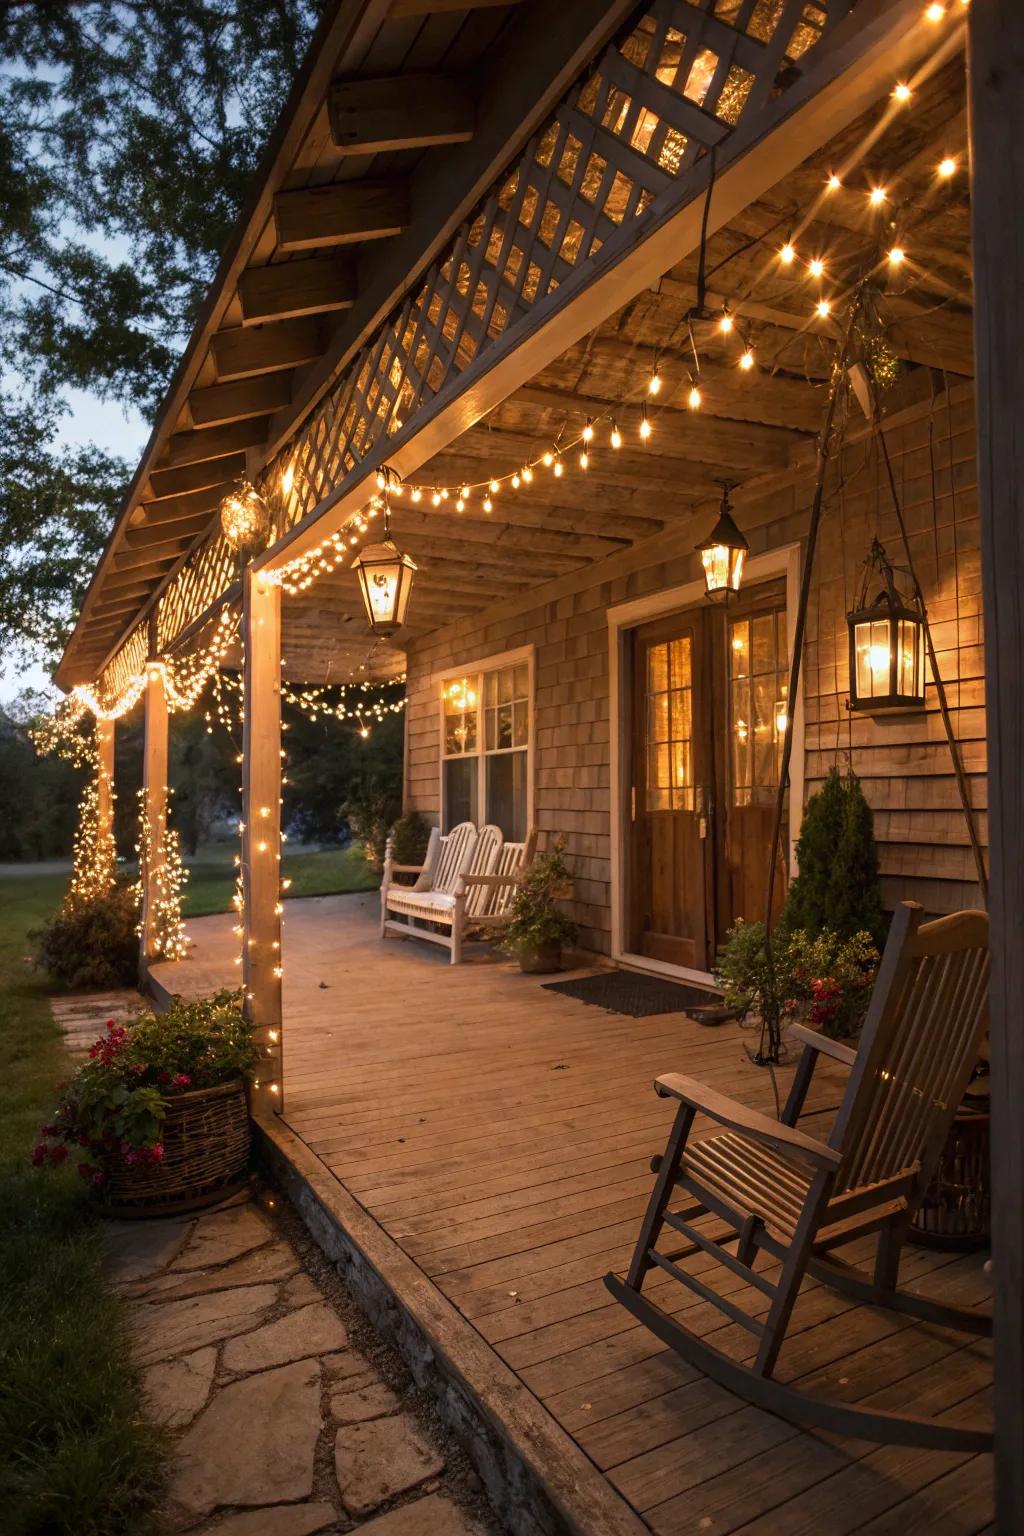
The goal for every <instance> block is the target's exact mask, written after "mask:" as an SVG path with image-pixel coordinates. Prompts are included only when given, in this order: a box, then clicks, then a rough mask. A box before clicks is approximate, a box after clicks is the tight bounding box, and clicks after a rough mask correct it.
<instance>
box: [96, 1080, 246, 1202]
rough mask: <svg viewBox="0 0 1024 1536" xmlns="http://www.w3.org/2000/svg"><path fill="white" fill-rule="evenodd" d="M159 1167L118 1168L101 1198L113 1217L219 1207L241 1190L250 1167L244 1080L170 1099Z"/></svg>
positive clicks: (109, 1176) (110, 1172)
mask: <svg viewBox="0 0 1024 1536" xmlns="http://www.w3.org/2000/svg"><path fill="white" fill-rule="evenodd" d="M161 1140H162V1142H163V1148H164V1155H163V1157H162V1158H161V1160H160V1161H159V1162H158V1163H146V1162H141V1161H140V1162H138V1163H135V1164H134V1165H133V1166H132V1167H125V1166H124V1165H123V1164H118V1165H116V1166H114V1167H111V1168H109V1169H108V1171H107V1177H106V1179H105V1181H104V1183H103V1185H102V1190H101V1192H100V1199H101V1205H102V1210H103V1212H104V1214H105V1215H108V1216H128V1217H144V1216H170V1215H174V1214H175V1213H176V1212H178V1211H197V1210H201V1209H202V1208H203V1207H204V1206H207V1205H216V1204H217V1202H218V1201H220V1200H224V1199H226V1198H227V1197H228V1196H229V1195H232V1194H234V1193H235V1192H236V1191H237V1190H239V1189H241V1188H242V1187H243V1186H244V1184H245V1180H246V1173H247V1170H248V1166H249V1105H248V1100H247V1098H246V1091H245V1082H244V1080H243V1079H242V1078H241V1077H235V1078H231V1079H230V1080H229V1081H228V1082H226V1083H219V1084H218V1085H217V1086H216V1087H215V1088H195V1089H192V1090H191V1091H190V1092H187V1093H176V1094H174V1095H173V1096H169V1097H168V1100H167V1115H166V1118H165V1120H164V1124H163V1131H162V1134H161Z"/></svg>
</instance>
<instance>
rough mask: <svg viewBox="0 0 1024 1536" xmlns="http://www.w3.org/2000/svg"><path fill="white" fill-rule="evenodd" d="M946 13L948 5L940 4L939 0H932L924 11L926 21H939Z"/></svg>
mask: <svg viewBox="0 0 1024 1536" xmlns="http://www.w3.org/2000/svg"><path fill="white" fill-rule="evenodd" d="M945 14H946V7H945V6H944V5H940V4H939V0H932V4H931V5H929V6H928V7H927V9H926V10H925V13H924V19H925V21H931V22H939V21H941V20H942V18H943V16H945Z"/></svg>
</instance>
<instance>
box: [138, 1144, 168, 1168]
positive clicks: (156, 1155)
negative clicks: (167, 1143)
mask: <svg viewBox="0 0 1024 1536" xmlns="http://www.w3.org/2000/svg"><path fill="white" fill-rule="evenodd" d="M143 1155H144V1157H145V1159H146V1162H147V1163H162V1162H163V1160H164V1146H163V1142H162V1141H158V1142H156V1144H155V1145H154V1146H152V1147H147V1148H146V1150H145V1152H144V1154H143Z"/></svg>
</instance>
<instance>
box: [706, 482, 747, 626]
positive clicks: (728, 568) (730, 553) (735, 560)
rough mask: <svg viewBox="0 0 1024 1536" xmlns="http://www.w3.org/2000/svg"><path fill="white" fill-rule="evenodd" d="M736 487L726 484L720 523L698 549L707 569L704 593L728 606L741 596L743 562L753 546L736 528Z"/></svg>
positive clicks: (719, 515)
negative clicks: (732, 504) (736, 594)
mask: <svg viewBox="0 0 1024 1536" xmlns="http://www.w3.org/2000/svg"><path fill="white" fill-rule="evenodd" d="M731 489H732V484H731V483H730V482H729V481H726V482H725V483H724V484H723V487H722V505H721V508H720V510H719V514H718V522H717V523H716V524H715V526H714V527H713V528H712V530H711V532H710V534H709V535H708V537H707V538H706V539H705V540H704V541H703V542H702V543H700V544H698V545H697V551H698V553H699V555H700V559H701V564H702V565H703V567H704V591H705V594H706V596H708V597H710V598H713V599H718V598H721V599H722V600H723V601H724V602H728V600H729V597H730V596H731V594H732V593H734V592H738V591H739V589H740V583H741V581H742V580H743V562H744V561H745V560H746V558H747V552H748V550H749V549H750V545H749V544H748V543H747V541H746V539H745V538H744V537H743V535H742V533H741V532H740V530H739V529H738V528H737V526H736V522H735V520H734V518H733V515H732V508H731V507H730V505H729V492H730V491H731Z"/></svg>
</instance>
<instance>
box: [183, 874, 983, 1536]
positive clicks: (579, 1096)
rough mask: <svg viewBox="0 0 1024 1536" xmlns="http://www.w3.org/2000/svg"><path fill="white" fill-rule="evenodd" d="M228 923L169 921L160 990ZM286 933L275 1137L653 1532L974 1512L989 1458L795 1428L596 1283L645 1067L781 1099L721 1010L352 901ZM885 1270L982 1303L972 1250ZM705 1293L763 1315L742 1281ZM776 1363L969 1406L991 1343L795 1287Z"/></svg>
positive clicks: (319, 909) (624, 1213) (223, 979)
mask: <svg viewBox="0 0 1024 1536" xmlns="http://www.w3.org/2000/svg"><path fill="white" fill-rule="evenodd" d="M232 923H233V918H232V917H231V916H225V917H223V918H204V919H200V920H199V921H197V922H193V923H192V924H190V925H189V928H190V933H191V935H192V937H193V939H194V941H195V942H194V947H193V950H192V953H191V955H190V958H189V959H188V960H187V961H185V962H183V963H181V964H179V965H177V966H162V967H158V968H157V979H158V980H159V981H160V982H161V984H162V985H163V986H165V987H166V988H168V989H169V990H171V991H182V992H185V993H188V994H191V995H195V994H197V993H199V992H202V991H207V990H212V989H213V988H215V987H218V986H222V985H225V984H231V982H232V980H233V978H234V977H236V976H237V969H236V968H235V966H234V956H235V953H236V951H237V940H236V939H234V937H233V936H232V933H231V926H232ZM283 949H284V966H285V976H284V1007H285V1026H284V1084H285V1100H284V1116H285V1119H286V1121H287V1123H288V1125H289V1126H290V1127H291V1128H292V1130H294V1131H295V1132H296V1133H297V1134H298V1136H299V1137H301V1139H302V1140H303V1141H305V1142H306V1144H307V1146H309V1148H310V1149H311V1150H312V1151H313V1152H314V1153H315V1154H316V1155H317V1156H318V1157H319V1158H320V1160H321V1162H322V1163H323V1164H324V1165H325V1166H326V1167H327V1168H329V1169H330V1170H331V1172H332V1173H333V1174H334V1175H335V1177H336V1178H337V1179H339V1180H340V1181H341V1182H342V1183H343V1184H344V1186H345V1187H346V1189H347V1190H348V1191H349V1193H350V1194H351V1195H353V1196H354V1197H355V1199H356V1200H358V1202H359V1203H360V1204H361V1205H362V1206H363V1207H364V1208H365V1209H366V1211H367V1212H368V1213H369V1214H370V1215H371V1216H372V1217H373V1218H374V1219H375V1220H376V1221H377V1223H378V1224H379V1225H380V1226H381V1227H382V1228H383V1229H384V1231H385V1232H387V1234H388V1235H389V1236H390V1237H391V1238H392V1239H393V1240H394V1242H396V1243H397V1244H398V1245H399V1246H400V1247H401V1248H402V1249H403V1251H404V1252H405V1253H406V1254H407V1256H408V1257H409V1258H410V1259H411V1260H413V1261H414V1262H415V1263H416V1264H417V1265H418V1266H419V1267H420V1269H421V1270H422V1271H423V1273H424V1274H425V1275H427V1276H428V1277H430V1279H431V1280H432V1282H433V1284H434V1285H435V1286H436V1287H437V1288H438V1290H439V1291H440V1292H441V1293H442V1294H443V1295H444V1296H446V1297H447V1298H448V1299H449V1300H450V1301H451V1302H452V1303H453V1304H454V1305H455V1306H456V1307H457V1308H458V1310H459V1311H460V1312H461V1313H462V1315H463V1316H464V1317H465V1318H466V1319H467V1320H468V1321H469V1322H470V1323H471V1324H472V1325H473V1327H474V1328H475V1329H476V1330H477V1332H478V1333H479V1334H480V1335H481V1337H482V1339H484V1340H485V1341H487V1343H488V1344H489V1345H490V1347H491V1348H493V1349H494V1350H495V1351H496V1353H497V1354H498V1356H499V1357H500V1358H501V1359H502V1360H503V1361H504V1362H505V1363H506V1365H508V1366H509V1367H510V1368H511V1369H512V1370H513V1371H514V1372H515V1373H516V1374H517V1375H518V1376H519V1378H520V1380H521V1381H522V1382H523V1383H524V1385H525V1386H526V1387H527V1388H528V1389H529V1390H530V1392H532V1393H533V1394H534V1395H535V1396H536V1398H537V1399H538V1400H539V1401H540V1402H541V1403H542V1404H543V1405H544V1407H545V1409H546V1410H547V1412H548V1413H550V1414H551V1415H552V1417H553V1418H554V1420H555V1421H557V1423H558V1424H560V1425H561V1427H562V1428H563V1429H564V1430H565V1431H566V1432H567V1433H568V1434H569V1435H571V1436H572V1437H573V1438H574V1439H575V1441H576V1443H577V1444H578V1445H579V1446H580V1447H581V1449H582V1450H583V1452H584V1453H585V1454H586V1455H587V1456H588V1457H589V1458H590V1460H591V1461H592V1462H593V1463H594V1465H595V1466H596V1467H598V1468H599V1469H600V1470H601V1472H602V1473H603V1474H604V1476H605V1477H607V1478H608V1480H609V1482H610V1483H611V1484H612V1486H613V1487H615V1488H616V1489H618V1490H619V1491H620V1492H621V1493H622V1494H623V1495H624V1496H625V1498H626V1499H627V1500H628V1501H629V1503H630V1504H631V1505H632V1507H633V1509H634V1510H635V1511H636V1512H637V1513H638V1514H639V1515H640V1516H641V1518H642V1519H643V1521H644V1522H645V1523H646V1524H647V1526H648V1527H649V1528H650V1529H651V1531H653V1532H655V1533H656V1536H684V1533H689V1532H693V1531H709V1532H712V1533H713V1536H730V1533H732V1536H818V1533H820V1532H822V1531H828V1533H829V1536H842V1533H844V1532H851V1533H852V1532H863V1533H865V1536H914V1533H916V1532H918V1531H920V1532H925V1531H927V1532H929V1533H930V1536H935V1533H940V1532H941V1533H942V1536H981V1533H982V1532H984V1531H985V1530H987V1529H988V1528H989V1527H990V1524H991V1521H992V1493H991V1459H990V1458H988V1457H977V1456H976V1457H966V1456H962V1455H953V1454H951V1453H939V1452H923V1451H917V1450H908V1449H905V1448H900V1447H878V1446H874V1445H871V1444H867V1443H864V1442H859V1441H852V1440H843V1439H840V1438H838V1437H836V1436H833V1435H827V1434H809V1433H805V1432H803V1431H800V1430H798V1429H796V1428H794V1427H793V1426H792V1425H790V1424H787V1423H785V1422H783V1421H782V1420H780V1419H776V1418H774V1417H773V1416H772V1415H770V1414H766V1413H763V1412H761V1411H759V1410H758V1409H755V1408H752V1407H750V1406H749V1405H748V1404H746V1403H744V1402H742V1401H741V1400H740V1399H738V1398H736V1397H734V1396H732V1395H731V1394H730V1393H728V1392H726V1391H725V1390H724V1389H723V1388H721V1387H718V1386H717V1385H715V1384H714V1383H712V1382H710V1381H708V1380H707V1379H706V1378H704V1377H703V1376H701V1375H700V1373H699V1372H697V1371H696V1370H694V1369H693V1368H692V1367H690V1366H687V1365H685V1364H684V1363H683V1362H682V1361H681V1360H679V1359H678V1358H676V1357H675V1356H673V1355H672V1354H671V1353H670V1352H669V1351H667V1350H666V1349H665V1348H664V1346H663V1345H661V1344H660V1343H659V1341H658V1340H657V1339H656V1338H654V1337H653V1335H651V1334H650V1333H649V1332H648V1331H647V1330H646V1329H645V1328H642V1327H640V1326H639V1325H637V1324H636V1323H635V1322H634V1320H633V1319H632V1318H631V1317H630V1315H629V1314H628V1313H627V1312H626V1311H625V1310H624V1309H623V1308H621V1307H620V1306H619V1305H618V1304H617V1303H615V1302H614V1301H612V1300H611V1298H610V1297H609V1296H608V1293H607V1291H606V1290H605V1289H604V1286H603V1284H602V1276H603V1275H604V1274H605V1273H606V1271H607V1270H608V1269H610V1268H618V1269H621V1268H623V1267H624V1266H625V1264H626V1263H627V1262H628V1258H629V1255H630V1253H631V1250H632V1245H633V1242H634V1240H635V1237H636V1232H637V1227H638V1224H639V1221H640V1217H641V1213H642V1211H643V1208H644V1204H645V1201H646V1197H647V1193H648V1190H649V1188H650V1181H651V1175H650V1172H649V1159H650V1156H651V1154H652V1153H653V1152H656V1151H659V1150H660V1149H661V1148H662V1147H663V1146H664V1143H665V1140H666V1137H667V1132H668V1127H669V1124H670V1121H671V1117H672V1105H671V1104H670V1103H665V1102H664V1101H662V1100H659V1099H658V1098H657V1097H656V1096H655V1094H654V1093H653V1092H652V1091H651V1089H652V1083H653V1080H654V1078H655V1077H656V1076H657V1075H658V1074H659V1073H662V1072H665V1071H670V1070H677V1071H683V1072H685V1073H687V1074H688V1075H690V1076H694V1077H698V1078H701V1079H704V1080H705V1081H708V1082H710V1083H712V1084H714V1086H715V1087H717V1088H718V1089H720V1090H721V1091H723V1092H726V1093H729V1094H731V1095H733V1096H734V1097H736V1098H739V1099H742V1100H743V1101H744V1102H746V1103H748V1104H750V1105H752V1106H754V1107H755V1108H757V1109H760V1110H762V1111H764V1112H766V1113H774V1112H775V1107H776V1091H777V1092H778V1094H779V1095H780V1096H781V1095H783V1094H784V1093H785V1091H786V1088H787V1086H788V1080H789V1070H788V1069H786V1068H781V1069H779V1071H778V1072H777V1074H776V1079H777V1080H776V1083H775V1085H774V1087H773V1082H772V1078H771V1076H770V1075H769V1074H768V1073H767V1072H766V1071H763V1070H758V1069H757V1068H755V1067H753V1066H752V1065H751V1063H750V1061H749V1058H748V1055H747V1052H746V1049H745V1047H746V1045H747V1044H748V1043H749V1036H747V1035H746V1034H745V1033H744V1032H743V1031H741V1030H740V1029H739V1028H738V1027H737V1026H735V1025H726V1026H723V1027H722V1028H719V1029H716V1030H707V1029H702V1028H701V1027H699V1026H698V1025H696V1024H693V1023H691V1022H690V1021H688V1020H687V1019H685V1018H682V1017H678V1016H666V1015H660V1016H654V1017H652V1018H646V1019H631V1018H626V1017H623V1016H619V1015H615V1014H609V1013H605V1012H604V1011H602V1010H600V1009H597V1008H592V1007H587V1006H586V1005H584V1004H582V1003H580V1002H578V1001H576V1000H575V999H572V998H567V997H564V996H562V995H560V994H557V993H553V992H548V991H545V990H543V987H542V985H541V983H540V982H539V981H538V979H537V978H534V977H526V976H522V975H520V974H519V973H518V971H517V969H516V968H515V967H513V966H512V965H511V964H509V963H507V962H505V961H503V960H500V959H496V958H495V957H493V956H492V955H489V954H488V953H487V952H486V951H485V952H482V953H481V955H479V956H474V957H473V958H472V959H470V960H469V962H468V963H466V964H464V965H462V966H459V967H451V966H449V964H448V957H447V955H446V954H445V953H444V952H441V951H439V950H437V949H434V948H432V947H431V946H428V945H425V944H417V943H415V942H403V941H401V940H388V941H387V942H386V943H382V942H381V941H380V940H379V938H378V937H377V928H376V922H375V912H374V898H373V897H372V896H371V897H365V896H364V897H325V898H317V899H314V900H306V901H299V902H293V903H289V904H288V905H287V907H286V918H285V932H284V946H283ZM825 1066H826V1070H825V1071H824V1072H823V1073H821V1074H820V1075H819V1078H818V1080H817V1082H816V1084H815V1088H814V1093H813V1097H812V1100H811V1102H810V1103H809V1106H808V1108H809V1114H810V1115H813V1116H815V1117H816V1118H817V1121H818V1124H817V1126H816V1129H817V1130H818V1131H819V1132H820V1131H821V1129H822V1128H823V1127H824V1126H826V1125H827V1123H828V1117H829V1115H830V1114H831V1113H832V1112H833V1111H834V1109H835V1107H836V1105H837V1103H838V1101H839V1098H840V1096H841V1093H842V1087H843V1074H842V1072H841V1070H840V1069H839V1068H837V1067H833V1066H832V1065H831V1064H830V1063H826V1064H825ZM870 1241H871V1240H870V1239H862V1240H861V1241H860V1243H859V1244H855V1245H851V1246H850V1249H849V1250H848V1253H849V1255H853V1254H856V1253H857V1252H858V1251H859V1252H860V1253H861V1254H866V1253H868V1252H869V1251H870ZM693 1263H694V1269H695V1272H697V1273H700V1272H701V1271H702V1270H703V1269H704V1268H707V1267H709V1266H710V1265H711V1261H710V1260H709V1259H707V1258H706V1256H703V1255H702V1256H700V1257H699V1258H698V1259H697V1260H695V1261H693ZM765 1270H766V1273H770V1270H771V1265H770V1264H766V1265H765ZM903 1277H904V1278H905V1279H912V1280H913V1281H914V1282H915V1283H919V1284H921V1285H922V1286H924V1287H926V1288H927V1287H929V1286H932V1287H934V1289H935V1290H936V1293H937V1294H942V1295H943V1296H946V1297H949V1298H950V1299H953V1300H956V1301H958V1302H961V1303H962V1304H965V1305H973V1304H977V1303H979V1302H981V1301H983V1300H985V1299H986V1298H987V1282H986V1278H985V1276H984V1275H983V1273H982V1267H981V1259H980V1258H979V1257H976V1256H967V1257H959V1256H956V1255H951V1254H943V1253H935V1252H932V1251H929V1250H924V1249H909V1250H908V1252H907V1255H906V1257H905V1260H904V1270H903ZM716 1283H718V1284H719V1288H720V1289H721V1291H722V1292H723V1294H727V1295H730V1296H731V1297H733V1298H734V1299H742V1301H743V1303H744V1305H747V1304H748V1303H750V1304H756V1305H759V1306H760V1307H762V1309H763V1308H765V1307H766V1306H767V1300H766V1298H765V1297H763V1296H762V1295H761V1294H760V1293H759V1292H757V1291H756V1290H755V1289H754V1288H752V1287H751V1286H749V1285H745V1284H744V1282H743V1280H742V1279H741V1278H740V1277H737V1276H732V1275H727V1274H720V1276H719V1277H718V1279H717V1280H716ZM649 1284H650V1285H651V1287H652V1290H655V1291H656V1292H657V1293H658V1296H659V1301H660V1302H661V1304H662V1305H664V1306H665V1307H666V1308H667V1310H669V1311H671V1312H673V1313H674V1314H676V1315H679V1316H681V1317H684V1318H685V1321H686V1323H687V1325H688V1326H690V1327H691V1328H694V1329H696V1330H697V1331H699V1332H701V1333H702V1334H703V1335H704V1336H705V1337H707V1338H713V1341H714V1343H715V1344H716V1345H719V1346H724V1347H727V1348H730V1349H732V1350H734V1351H737V1352H738V1353H740V1354H744V1353H747V1354H749V1352H750V1348H751V1340H750V1336H749V1335H748V1334H746V1333H745V1332H744V1330H742V1329H740V1328H738V1327H737V1326H736V1325H734V1324H730V1323H728V1322H725V1321H724V1320H723V1318H722V1316H721V1314H719V1313H718V1312H717V1311H716V1309H715V1308H714V1307H712V1306H710V1305H709V1304H708V1303H707V1302H703V1301H699V1300H696V1299H695V1298H694V1297H693V1296H691V1295H689V1294H688V1293H685V1292H684V1291H683V1290H682V1288H681V1287H679V1286H678V1285H676V1284H675V1283H674V1282H672V1281H671V1280H670V1279H669V1277H668V1276H666V1275H664V1274H660V1273H659V1274H656V1275H654V1276H652V1278H651V1280H650V1282H649ZM779 1375H780V1377H781V1378H783V1379H785V1380H787V1381H798V1382H800V1383H801V1384H802V1385H804V1386H807V1387H811V1388H815V1389H817V1390H819V1391H827V1392H828V1393H829V1394H830V1395H832V1396H843V1397H846V1398H848V1399H849V1400H851V1401H870V1402H871V1403H872V1404H875V1405H879V1406H882V1407H886V1408H889V1409H901V1408H902V1409H906V1408H907V1407H908V1406H909V1405H911V1404H912V1405H914V1408H915V1411H923V1412H929V1413H934V1414H937V1415H949V1416H950V1417H951V1418H956V1417H958V1416H961V1415H963V1416H967V1417H975V1418H977V1417H978V1415H979V1413H980V1414H982V1415H983V1414H984V1412H985V1411H986V1407H987V1400H988V1395H989V1388H990V1382H991V1351H990V1349H989V1347H988V1346H987V1345H986V1344H984V1343H983V1342H977V1341H976V1342H967V1343H965V1341H964V1339H963V1337H962V1336H960V1335H956V1334H952V1333H950V1332H949V1331H947V1330H943V1329H939V1328H927V1327H924V1326H921V1325H914V1324H912V1323H909V1322H908V1321H907V1320H906V1319H904V1318H901V1317H897V1316H896V1315H895V1314H891V1313H885V1312H882V1311H877V1310H872V1309H869V1308H865V1307H860V1306H857V1305H856V1304H854V1303H853V1302H852V1301H851V1300H850V1299H849V1298H846V1297H843V1296H840V1295H837V1294H836V1293H835V1292H832V1291H830V1290H828V1288H827V1287H825V1286H822V1285H819V1284H817V1283H816V1282H814V1281H808V1282H806V1284H805V1286H804V1288H803V1290H802V1292H801V1296H800V1301H799V1302H798V1305H797V1308H796V1311H795V1314H794V1319H793V1323H792V1327H791V1330H790V1333H789V1336H788V1339H787V1344H786V1346H785V1347H784V1349H783V1352H782V1356H781V1359H780V1364H779Z"/></svg>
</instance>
